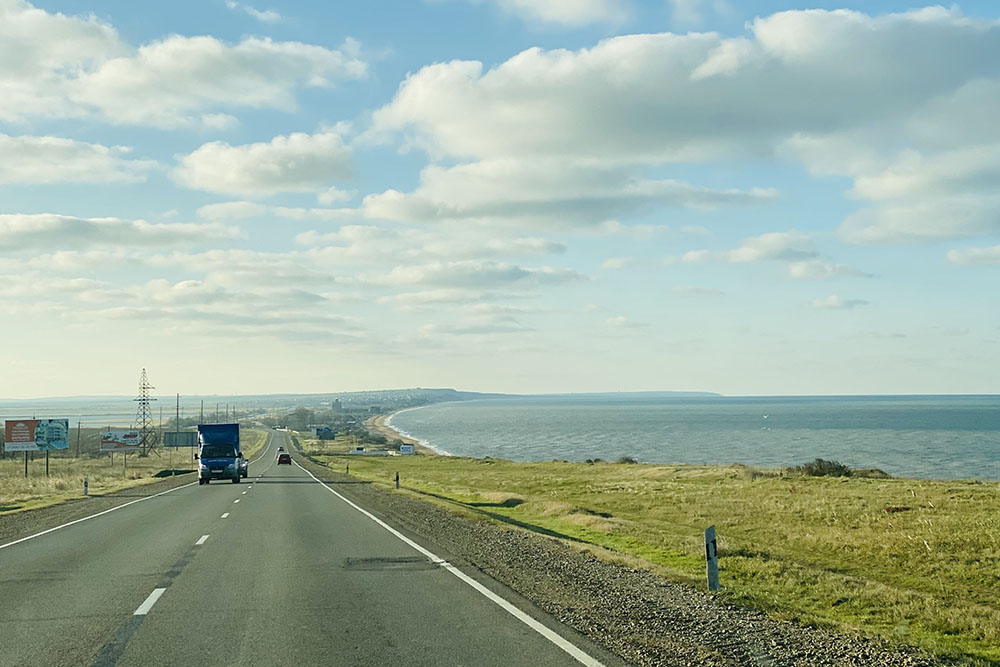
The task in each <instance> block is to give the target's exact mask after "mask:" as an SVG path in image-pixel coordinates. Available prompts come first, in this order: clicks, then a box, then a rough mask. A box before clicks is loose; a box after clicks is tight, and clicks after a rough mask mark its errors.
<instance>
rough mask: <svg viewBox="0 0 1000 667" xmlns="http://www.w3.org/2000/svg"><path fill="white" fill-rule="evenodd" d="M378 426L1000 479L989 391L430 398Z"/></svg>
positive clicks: (472, 441) (434, 437) (524, 447)
mask: <svg viewBox="0 0 1000 667" xmlns="http://www.w3.org/2000/svg"><path fill="white" fill-rule="evenodd" d="M389 424H390V425H391V426H393V427H394V428H396V429H397V430H399V431H400V432H403V433H404V434H406V435H409V436H410V437H413V438H416V439H418V440H421V441H423V442H425V443H426V444H428V445H429V446H431V447H433V448H435V449H437V450H439V451H441V452H444V453H448V454H453V455H456V456H475V457H483V456H492V457H495V458H505V459H512V460H515V461H546V460H552V459H566V460H569V461H583V460H586V459H598V458H599V459H604V460H606V461H615V460H617V459H618V458H620V457H623V456H631V457H633V458H635V459H637V460H639V461H642V462H645V463H691V464H723V465H727V464H732V463H743V464H746V465H752V466H759V467H784V466H789V465H798V464H802V463H806V462H808V461H811V460H813V459H815V458H824V459H833V460H836V461H840V462H841V463H845V464H847V465H850V466H852V467H862V468H869V467H875V468H881V469H882V470H884V471H886V472H888V473H889V474H891V475H894V476H901V477H919V478H936V479H970V478H976V479H991V480H993V479H1000V396H995V395H994V396H836V397H812V396H810V397H698V398H678V397H671V396H669V395H660V396H650V395H641V396H636V395H629V394H621V395H615V394H607V395H594V396H588V395H575V396H574V395H569V396H539V397H524V398H503V399H490V400H477V401H464V402H456V403H441V404H436V405H430V406H426V407H421V408H414V409H410V410H404V411H401V412H398V413H396V414H394V415H392V416H391V417H390V419H389Z"/></svg>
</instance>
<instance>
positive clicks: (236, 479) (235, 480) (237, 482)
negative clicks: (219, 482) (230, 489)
mask: <svg viewBox="0 0 1000 667" xmlns="http://www.w3.org/2000/svg"><path fill="white" fill-rule="evenodd" d="M239 483H240V474H239V473H236V477H233V484H239Z"/></svg>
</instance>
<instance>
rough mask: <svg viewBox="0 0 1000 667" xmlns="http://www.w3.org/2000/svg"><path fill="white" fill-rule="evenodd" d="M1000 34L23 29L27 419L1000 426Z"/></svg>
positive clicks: (914, 13) (18, 177)
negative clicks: (826, 419) (196, 404)
mask: <svg viewBox="0 0 1000 667" xmlns="http://www.w3.org/2000/svg"><path fill="white" fill-rule="evenodd" d="M998 103H1000V9H998V8H997V7H996V6H995V3H990V2H965V3H961V4H960V5H949V6H947V7H944V6H926V5H919V4H917V5H914V4H905V3H895V2H865V3H844V2H841V3H829V2H815V3H812V4H809V5H799V4H792V3H787V2H763V1H761V2H740V3H737V2H734V1H729V2H726V1H723V0H656V1H653V0H650V1H648V2H643V1H640V0H620V1H615V0H530V1H529V0H425V1H423V2H420V1H416V0H408V1H402V0H400V1H394V2H388V1H387V2H366V3H360V2H352V3H318V2H306V1H304V0H303V1H298V2H280V3H278V2H273V3H263V2H235V1H234V0H228V1H226V0H218V1H217V2H216V1H214V0H208V1H206V0H199V1H198V2H194V1H186V0H182V1H178V2H172V3H154V4H152V5H149V6H145V3H144V6H142V7H141V8H138V7H137V5H136V3H131V2H123V1H119V2H110V1H109V2H100V1H94V2H90V3H88V4H87V5H86V6H85V7H84V6H83V5H82V3H79V2H76V1H74V2H68V1H66V2H55V1H52V2H43V1H39V2H35V3H28V2H24V1H22V0H0V317H2V318H3V320H4V323H5V325H6V326H5V327H4V345H3V348H2V350H3V352H2V355H0V368H2V369H3V377H4V378H5V382H4V386H3V388H2V389H0V396H3V397H14V398H16V397H31V396H54V395H69V394H96V393H114V394H120V393H127V391H128V390H129V388H130V387H132V386H133V385H134V384H135V377H137V373H138V369H139V368H141V367H146V368H147V369H148V372H149V374H150V377H151V379H152V380H153V383H154V384H155V385H156V386H157V388H158V389H159V390H160V391H162V392H164V393H167V394H169V393H174V392H179V393H181V394H193V393H233V394H237V393H242V394H251V393H271V392H320V391H342V390H345V391H346V390H355V389H371V388H390V387H410V386H424V387H428V386H451V387H456V388H461V389H469V390H481V391H506V392H524V393H534V392H568V391H614V390H623V391H624V390H656V389H661V390H708V391H718V392H721V393H726V394H844V393H855V394H871V393H995V392H997V391H1000V388H998V386H997V380H996V377H997V370H998V366H1000V364H998V362H1000V353H998V352H997V350H998V349H1000V346H998V345H997V343H998V339H1000V315H998V314H997V308H996V306H997V299H996V296H995V290H996V285H997V276H998V271H1000V239H998V236H1000V196H998V195H997V194H996V192H997V190H996V185H995V184H996V183H997V180H998V177H1000V129H998V127H997V125H996V123H995V121H994V118H993V116H994V114H995V109H996V108H998Z"/></svg>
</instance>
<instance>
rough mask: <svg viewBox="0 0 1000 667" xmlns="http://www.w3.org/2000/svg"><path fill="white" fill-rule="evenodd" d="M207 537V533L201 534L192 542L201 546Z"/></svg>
mask: <svg viewBox="0 0 1000 667" xmlns="http://www.w3.org/2000/svg"><path fill="white" fill-rule="evenodd" d="M207 539H208V535H202V536H201V537H200V538H198V541H197V542H195V543H194V544H195V546H201V545H202V544H204V543H205V540H207Z"/></svg>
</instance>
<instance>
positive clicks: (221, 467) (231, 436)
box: [198, 424, 249, 484]
mask: <svg viewBox="0 0 1000 667" xmlns="http://www.w3.org/2000/svg"><path fill="white" fill-rule="evenodd" d="M198 459H199V461H200V464H199V466H198V483H199V484H208V483H210V482H211V481H212V480H213V479H229V480H232V482H233V484H239V483H240V478H241V477H246V476H247V474H248V472H249V471H248V464H247V461H246V458H244V456H243V452H241V451H240V425H239V424H199V425H198Z"/></svg>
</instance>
